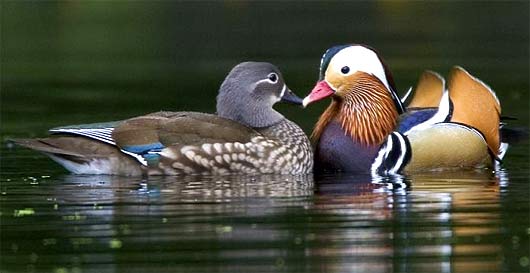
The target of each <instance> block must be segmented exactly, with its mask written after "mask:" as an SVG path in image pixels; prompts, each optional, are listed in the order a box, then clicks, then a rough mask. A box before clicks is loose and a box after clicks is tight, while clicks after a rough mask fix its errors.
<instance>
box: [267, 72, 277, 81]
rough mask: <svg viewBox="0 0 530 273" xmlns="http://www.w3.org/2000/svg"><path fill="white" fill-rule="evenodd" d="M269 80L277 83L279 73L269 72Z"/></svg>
mask: <svg viewBox="0 0 530 273" xmlns="http://www.w3.org/2000/svg"><path fill="white" fill-rule="evenodd" d="M269 80H270V81H271V82H272V83H276V82H277V81H278V75H277V74H276V73H270V74H269Z"/></svg>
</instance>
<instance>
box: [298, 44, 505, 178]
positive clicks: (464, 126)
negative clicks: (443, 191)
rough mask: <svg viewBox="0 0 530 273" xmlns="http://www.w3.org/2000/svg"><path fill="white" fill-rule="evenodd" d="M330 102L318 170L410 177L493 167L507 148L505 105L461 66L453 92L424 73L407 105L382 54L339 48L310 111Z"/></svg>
mask: <svg viewBox="0 0 530 273" xmlns="http://www.w3.org/2000/svg"><path fill="white" fill-rule="evenodd" d="M327 97H331V99H332V100H331V104H330V105H329V107H328V108H327V109H326V110H325V111H324V113H323V114H322V115H321V117H320V119H319V120H318V122H317V124H316V126H315V129H314V131H313V134H312V139H313V141H314V142H315V145H316V146H315V171H317V172H322V171H343V172H350V173H371V174H377V175H379V174H389V173H402V172H405V173H410V172H423V171H433V170H444V169H454V168H484V167H492V166H493V165H494V164H495V161H500V159H501V158H502V156H503V155H504V152H505V151H506V148H507V144H501V142H500V134H499V126H500V113H501V107H500V103H499V100H498V99H497V97H496V95H495V93H494V92H493V91H492V90H491V88H490V87H489V86H487V85H486V84H484V83H483V82H481V81H480V80H478V79H476V78H474V77H473V76H471V75H470V74H469V73H468V72H467V71H465V70H464V69H463V68H461V67H458V66H457V67H454V68H453V69H452V70H451V72H450V75H449V83H448V86H447V89H446V88H445V82H444V80H443V78H441V77H440V76H439V75H438V74H436V73H434V72H431V71H427V72H425V73H424V74H423V75H422V76H421V78H420V80H419V82H418V84H417V87H416V88H415V92H414V97H413V98H412V100H411V101H410V103H409V105H408V107H407V108H405V107H404V106H403V102H402V101H401V100H400V98H399V97H398V95H397V93H396V88H395V84H394V81H393V78H392V75H391V73H390V71H389V69H388V68H387V66H386V65H385V64H384V62H383V60H382V59H381V58H380V57H379V56H378V54H377V52H376V51H375V50H373V49H371V48H369V47H367V46H363V45H356V44H354V45H344V46H336V47H332V48H330V49H329V50H327V51H326V52H325V53H324V55H323V57H322V60H321V64H320V77H319V80H318V82H317V84H316V86H315V87H314V88H313V90H312V91H311V93H310V94H309V95H308V96H307V97H306V98H304V102H303V104H304V106H307V105H308V104H310V103H313V102H315V101H318V100H321V99H324V98H327Z"/></svg>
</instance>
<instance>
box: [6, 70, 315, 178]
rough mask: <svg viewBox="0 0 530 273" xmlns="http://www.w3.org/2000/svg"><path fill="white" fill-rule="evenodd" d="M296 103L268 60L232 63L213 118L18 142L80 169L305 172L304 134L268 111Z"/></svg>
mask: <svg viewBox="0 0 530 273" xmlns="http://www.w3.org/2000/svg"><path fill="white" fill-rule="evenodd" d="M279 101H286V102H291V103H294V104H298V105H301V104H302V99H301V98H299V97H297V96H296V95H295V94H294V93H292V92H291V90H290V89H289V88H288V87H287V85H286V84H285V82H284V79H283V77H282V74H281V73H280V71H279V70H278V68H277V67H276V66H274V65H272V64H270V63H263V62H244V63H241V64H239V65H237V66H235V67H234V68H233V69H232V70H231V71H230V73H229V74H228V76H227V77H226V79H225V80H224V82H223V83H222V85H221V87H220V89H219V94H218V96H217V106H216V107H217V115H214V114H206V113H199V112H157V113H152V114H148V115H145V116H140V117H135V118H131V119H127V120H123V121H116V122H107V123H96V124H85V125H74V126H66V127H59V128H54V129H51V130H50V133H52V134H53V136H51V137H49V138H40V139H16V140H14V142H15V143H16V144H19V145H22V146H25V147H28V148H31V149H34V150H37V151H40V152H43V153H45V154H46V155H48V156H49V157H51V158H52V159H53V160H55V161H56V162H58V163H59V164H61V165H62V166H64V167H65V168H66V169H68V170H69V171H71V172H73V173H77V174H115V175H178V174H214V175H217V174H228V173H236V174H270V173H277V174H307V173H310V172H312V169H313V153H312V149H311V144H310V142H309V139H308V138H307V136H306V135H305V133H304V132H303V131H302V129H301V128H300V127H298V125H296V124H295V123H293V122H292V121H289V120H288V119H286V118H285V117H284V116H282V115H281V114H280V113H278V112H277V111H275V110H274V109H273V105H274V104H275V103H276V102H279Z"/></svg>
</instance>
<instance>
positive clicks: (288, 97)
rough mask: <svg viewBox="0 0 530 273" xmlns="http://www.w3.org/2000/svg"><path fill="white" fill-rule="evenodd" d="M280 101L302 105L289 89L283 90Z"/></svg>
mask: <svg viewBox="0 0 530 273" xmlns="http://www.w3.org/2000/svg"><path fill="white" fill-rule="evenodd" d="M281 100H282V101H284V102H288V103H292V104H296V105H302V102H303V100H302V99H301V98H299V97H298V96H297V95H295V94H294V93H293V91H291V90H290V89H289V88H285V91H284V92H283V95H282V98H281Z"/></svg>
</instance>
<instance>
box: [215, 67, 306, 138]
mask: <svg viewBox="0 0 530 273" xmlns="http://www.w3.org/2000/svg"><path fill="white" fill-rule="evenodd" d="M279 101H284V102H289V103H293V104H297V105H302V99H301V98H299V97H298V96H296V95H295V94H294V93H293V92H292V91H291V90H290V89H289V88H288V87H287V85H286V84H285V81H284V79H283V76H282V74H281V73H280V70H279V69H278V68H277V67H276V66H274V65H273V64H270V63H266V62H243V63H240V64H238V65H236V66H235V67H234V68H233V69H232V70H231V71H230V73H229V74H228V76H226V78H225V80H224V82H223V83H222V84H221V88H220V89H219V95H218V96H217V114H218V115H219V116H221V117H224V118H228V119H231V120H234V121H237V122H239V123H242V124H244V125H246V126H249V127H254V128H258V127H268V126H271V125H273V124H275V123H277V122H279V121H280V120H282V119H283V116H282V115H281V114H280V113H278V112H277V111H276V110H274V109H273V108H272V107H273V106H274V104H275V103H277V102H279Z"/></svg>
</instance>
